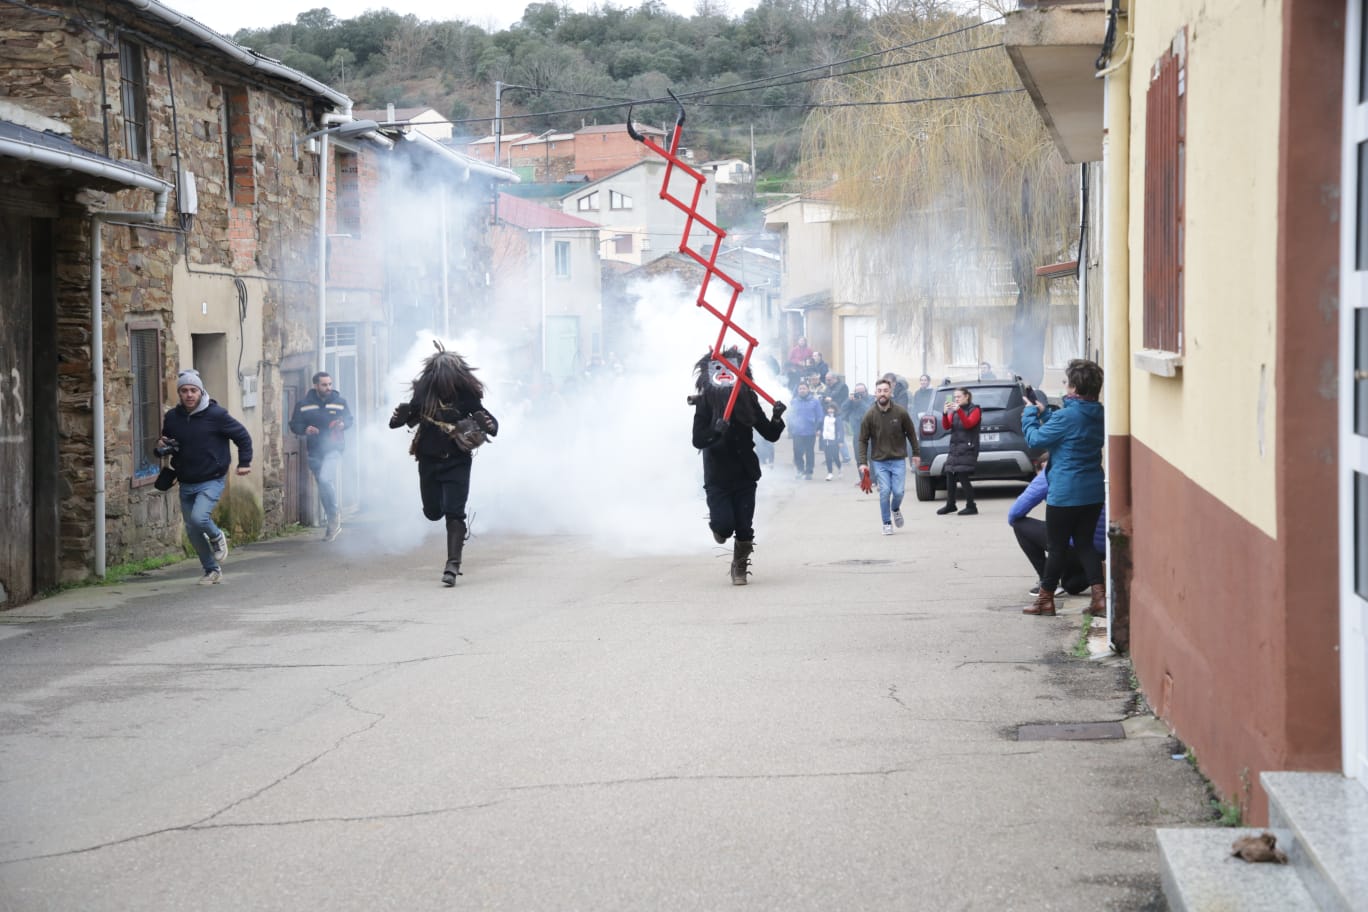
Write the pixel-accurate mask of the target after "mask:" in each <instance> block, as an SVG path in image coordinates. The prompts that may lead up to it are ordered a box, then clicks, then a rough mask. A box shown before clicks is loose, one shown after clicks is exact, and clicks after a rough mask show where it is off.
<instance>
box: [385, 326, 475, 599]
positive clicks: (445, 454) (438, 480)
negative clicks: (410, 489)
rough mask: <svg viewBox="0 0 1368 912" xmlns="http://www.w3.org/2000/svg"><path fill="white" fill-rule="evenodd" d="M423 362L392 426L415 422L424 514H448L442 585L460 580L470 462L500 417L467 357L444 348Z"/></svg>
mask: <svg viewBox="0 0 1368 912" xmlns="http://www.w3.org/2000/svg"><path fill="white" fill-rule="evenodd" d="M434 344H435V345H436V346H437V352H436V354H433V355H430V356H428V359H427V360H426V361H424V362H423V371H422V373H420V374H419V375H418V376H417V377H416V378H415V379H414V381H413V397H412V398H411V399H410V400H409V401H408V402H405V403H402V404H400V405H399V406H397V407H396V408H395V409H394V414H393V415H391V416H390V427H392V428H397V427H404V426H407V427H414V426H417V428H418V430H417V432H416V433H415V434H414V435H413V445H412V446H411V447H410V448H409V452H410V453H412V454H413V456H414V458H416V459H417V460H418V487H419V490H420V491H421V492H422V495H423V515H424V516H426V517H427V518H428V519H430V520H432V521H433V522H436V521H437V520H439V519H443V518H445V519H446V532H447V559H446V566H445V567H443V568H442V585H443V586H454V585H456V577H458V576H460V575H461V550H462V548H463V547H464V546H465V540H466V512H465V508H466V498H467V497H468V496H469V494H470V467H471V464H472V462H473V454H474V451H475V449H476V448H477V447H479V446H480V445H481V444H483V443H484V442H485V438H486V437H493V436H494V435H495V434H497V433H499V422H498V421H497V420H495V418H494V416H493V415H491V414H489V412H487V411H485V408H484V404H483V403H482V402H481V399H482V398H483V397H484V386H483V385H482V384H481V383H480V381H479V380H477V379H475V374H474V372H473V369H472V368H471V367H470V365H469V364H467V363H466V362H465V359H464V358H462V357H461V356H460V355H458V354H456V353H455V352H453V351H447V350H446V349H444V348H443V347H442V345H441V343H440V342H437V343H434Z"/></svg>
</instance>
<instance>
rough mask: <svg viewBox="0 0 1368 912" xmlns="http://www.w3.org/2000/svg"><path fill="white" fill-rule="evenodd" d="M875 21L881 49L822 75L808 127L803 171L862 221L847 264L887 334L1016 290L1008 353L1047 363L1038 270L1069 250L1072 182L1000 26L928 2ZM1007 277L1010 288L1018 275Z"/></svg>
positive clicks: (1024, 368)
mask: <svg viewBox="0 0 1368 912" xmlns="http://www.w3.org/2000/svg"><path fill="white" fill-rule="evenodd" d="M936 6H941V5H939V4H933V3H928V4H926V5H925V6H923V7H922V8H921V9H920V10H919V11H916V12H904V13H900V14H895V15H890V16H883V17H879V18H878V19H876V20H875V21H874V23H873V30H874V43H875V47H874V50H889V49H893V48H900V49H901V50H897V51H894V52H892V53H888V54H884V55H882V56H878V57H870V58H868V59H867V60H865V61H862V62H860V63H857V64H855V65H853V66H852V67H850V69H855V70H860V69H863V70H864V72H860V73H855V74H852V75H846V76H842V77H839V78H835V79H828V80H824V85H823V89H822V97H821V99H820V100H821V101H822V102H825V103H827V106H824V107H819V108H817V109H815V110H814V111H813V113H812V114H810V115H809V117H808V120H807V123H806V124H805V127H804V155H803V158H804V171H805V173H806V176H807V177H808V178H809V179H814V180H818V181H829V182H831V183H832V186H831V190H830V192H831V196H832V199H833V202H834V203H835V205H836V207H837V210H838V218H839V219H840V221H841V224H843V225H845V226H848V227H849V228H850V229H853V230H856V231H858V241H857V242H855V243H850V244H847V245H845V246H844V247H843V248H842V250H841V252H840V254H839V256H841V257H842V258H844V259H847V260H849V262H846V263H842V264H840V265H841V266H842V268H845V269H848V270H850V272H849V274H850V275H852V276H858V277H859V279H858V283H857V287H858V288H859V289H860V291H859V294H860V296H861V298H863V300H864V301H865V302H874V303H878V304H879V305H880V307H881V314H882V319H883V323H884V327H885V329H887V330H888V331H890V332H892V333H894V334H895V335H896V336H899V337H902V338H904V339H908V338H910V337H912V336H914V335H920V336H921V338H922V340H923V343H922V344H923V358H924V359H925V358H926V355H927V345H928V344H929V343H928V341H927V340H929V339H930V338H931V336H932V331H933V324H934V323H935V321H936V320H937V311H938V310H939V311H940V312H941V313H942V314H945V313H947V312H948V309H949V308H955V309H957V311H958V312H959V313H961V314H963V313H965V312H966V311H964V310H958V309H959V308H963V307H966V306H972V305H975V304H981V303H989V302H991V301H993V300H997V301H1001V300H1002V296H1003V295H1004V294H1006V295H1011V294H1012V293H1013V292H1014V293H1015V295H1016V302H1015V304H1016V306H1015V311H1014V316H1013V321H1012V322H1013V331H1012V339H1011V345H1010V348H1009V354H1008V357H1009V359H1010V363H1011V365H1012V367H1013V369H1014V370H1016V371H1017V372H1018V373H1020V374H1021V375H1022V376H1023V377H1025V378H1026V379H1028V380H1030V381H1031V382H1033V383H1035V382H1039V380H1040V374H1041V373H1042V372H1043V361H1044V348H1045V331H1046V326H1047V324H1048V322H1049V301H1050V292H1049V289H1048V288H1047V287H1046V285H1045V282H1044V281H1043V280H1041V279H1038V278H1037V277H1036V275H1035V267H1036V266H1038V265H1041V264H1043V263H1053V262H1058V261H1060V260H1064V259H1067V258H1068V255H1069V252H1070V250H1071V249H1072V248H1073V244H1074V242H1075V240H1076V235H1077V231H1078V229H1077V218H1076V213H1077V211H1078V204H1077V196H1078V192H1077V188H1076V186H1075V183H1076V177H1075V176H1074V174H1073V173H1072V171H1071V169H1070V168H1069V167H1068V165H1067V164H1066V163H1065V162H1064V160H1063V158H1062V157H1061V156H1060V154H1059V153H1058V151H1057V150H1056V148H1055V146H1054V144H1053V143H1052V142H1051V141H1050V137H1049V134H1048V133H1047V132H1046V130H1045V128H1044V126H1043V124H1042V122H1041V119H1040V116H1039V114H1038V113H1037V112H1036V110H1035V108H1034V107H1033V106H1032V104H1031V101H1030V97H1029V96H1028V95H1027V94H1026V93H1025V91H1023V90H1022V88H1021V81H1020V79H1019V78H1018V77H1017V74H1016V71H1015V70H1014V69H1013V68H1012V65H1011V62H1010V61H1009V59H1008V57H1007V53H1006V51H1005V50H1004V49H1003V47H1002V46H1001V41H1002V37H1001V26H1000V24H994V23H982V22H980V21H979V20H978V19H976V18H972V19H971V18H965V17H963V16H957V15H954V14H947V13H944V12H941V11H937V9H936ZM1013 283H1014V284H1015V289H1013V287H1012V285H1013Z"/></svg>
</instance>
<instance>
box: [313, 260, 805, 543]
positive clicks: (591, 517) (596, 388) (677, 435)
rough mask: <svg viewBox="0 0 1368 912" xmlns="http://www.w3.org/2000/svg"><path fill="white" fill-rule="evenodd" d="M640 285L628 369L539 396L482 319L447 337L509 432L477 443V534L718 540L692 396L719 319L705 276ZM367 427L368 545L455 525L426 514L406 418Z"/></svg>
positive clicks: (760, 508) (397, 393) (406, 367)
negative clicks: (700, 281) (706, 293)
mask: <svg viewBox="0 0 1368 912" xmlns="http://www.w3.org/2000/svg"><path fill="white" fill-rule="evenodd" d="M630 291H631V293H633V294H635V295H637V296H638V297H639V300H640V302H641V303H640V304H639V305H638V307H637V311H636V314H635V322H636V325H637V328H638V330H639V334H638V337H637V344H636V346H635V348H634V350H633V351H631V352H619V353H618V354H619V355H620V356H621V357H622V358H623V360H624V362H626V364H627V369H626V371H625V373H622V374H613V373H611V372H607V371H605V372H604V373H602V374H601V375H600V376H599V378H598V379H595V380H592V381H590V380H578V381H576V382H574V383H572V384H566V386H565V389H564V391H563V392H557V393H555V394H552V395H545V396H543V397H542V398H541V399H539V400H535V401H534V400H528V399H527V398H524V397H525V396H526V392H525V390H526V388H525V387H523V386H521V385H520V383H519V382H518V381H520V380H522V379H523V378H519V377H513V376H509V375H508V374H507V373H505V372H504V365H506V364H508V363H509V360H510V359H509V358H508V357H507V345H506V344H505V343H504V342H503V341H501V340H499V339H497V338H493V337H491V336H489V335H487V334H480V333H473V332H472V333H468V334H462V335H459V336H456V337H454V338H449V339H443V340H441V341H442V342H443V344H444V345H445V347H447V348H448V349H452V350H454V351H457V352H460V353H461V355H462V356H463V357H465V358H466V360H467V361H468V362H469V363H470V364H472V365H473V366H475V367H476V368H477V376H478V377H479V378H480V380H481V382H482V383H484V385H485V389H486V394H485V400H484V402H485V405H486V407H487V408H488V410H489V411H490V412H491V413H492V414H494V415H495V416H496V417H497V418H498V420H499V425H500V426H499V434H498V436H497V437H495V438H492V439H491V440H490V441H489V442H488V443H486V444H485V445H484V446H483V447H481V448H480V449H479V450H478V451H477V453H476V457H475V464H474V467H473V470H472V472H471V483H470V499H469V502H468V504H467V508H466V511H467V514H468V515H470V516H471V517H472V530H473V532H474V534H475V535H477V536H479V535H490V536H496V535H574V536H582V537H584V538H586V539H588V540H589V541H590V542H591V543H592V544H593V545H594V546H595V547H599V548H603V549H612V550H614V551H618V552H624V551H625V552H628V553H637V554H673V553H698V552H701V551H707V550H710V549H712V548H715V545H714V544H713V542H712V539H711V537H710V535H709V532H708V529H707V504H706V502H705V500H704V497H703V490H702V486H703V472H702V459H701V457H700V456H699V454H698V451H697V450H695V449H694V448H693V445H692V442H691V439H690V438H691V431H692V422H693V408H692V406H690V405H688V404H687V402H686V397H687V396H688V395H689V394H690V393H692V392H693V390H694V386H693V384H694V375H693V365H694V363H695V362H696V361H697V360H698V359H699V358H700V357H701V356H702V355H703V354H704V353H705V352H707V351H708V349H709V347H710V346H711V345H712V344H713V343H714V342H715V341H716V339H717V331H718V323H717V321H716V319H715V318H713V317H712V316H711V315H710V314H708V313H707V312H705V311H704V310H702V309H700V308H698V307H696V306H695V304H694V296H695V295H696V293H697V292H696V289H694V290H690V289H685V288H684V287H682V286H681V284H680V283H679V282H678V281H676V280H674V279H673V278H670V277H665V278H657V279H652V280H649V281H647V282H643V283H640V284H639V285H637V286H634V287H633V288H631V289H630ZM436 338H437V336H436V335H435V334H434V333H432V332H430V331H429V332H423V333H421V334H419V336H418V338H417V339H416V340H415V341H414V344H413V345H412V346H411V348H410V349H409V351H408V352H407V354H406V355H405V356H404V358H403V359H402V360H401V361H400V362H398V363H396V364H394V365H393V369H392V370H391V372H390V374H389V377H388V379H387V381H386V396H387V397H388V401H391V402H394V403H396V404H397V403H399V402H401V401H405V400H407V398H408V396H409V393H410V383H411V382H412V380H413V378H414V377H415V376H417V374H418V372H419V371H420V369H421V366H422V361H423V359H425V358H426V357H427V356H428V355H430V354H431V353H432V352H433V350H434V349H433V341H434V339H436ZM730 341H731V340H729V342H730ZM753 369H754V371H755V373H756V377H757V379H758V381H759V382H760V383H761V385H762V386H764V388H765V389H767V390H768V391H770V392H771V393H772V394H776V395H778V398H786V397H784V396H782V395H779V394H780V392H781V384H780V381H779V380H778V379H777V378H776V377H774V376H772V375H769V374H768V372H767V371H766V370H764V368H763V367H762V365H761V364H760V363H759V357H758V354H757V356H756V363H755V364H754V365H753ZM358 430H359V433H358V434H357V440H356V444H357V445H358V446H360V447H361V448H362V452H363V453H364V454H365V459H366V462H367V464H368V473H367V474H368V476H370V477H373V478H374V479H375V481H374V483H373V484H371V485H370V486H369V490H368V492H367V498H366V500H367V508H366V519H367V522H368V523H369V524H372V525H374V527H375V530H376V533H377V534H376V535H375V536H374V539H375V540H374V541H369V542H367V545H368V546H371V547H374V546H379V547H382V548H383V549H385V550H387V551H390V552H392V553H400V552H404V551H408V550H411V549H412V548H414V547H417V546H418V545H420V544H421V543H422V541H423V540H424V539H425V538H426V537H427V536H429V535H440V534H443V529H444V527H443V525H442V524H441V523H440V522H437V523H433V522H429V521H427V520H426V519H425V518H424V517H423V516H422V512H421V505H420V502H419V498H418V484H417V468H416V463H415V462H414V460H413V458H412V457H411V456H409V455H408V447H407V432H406V431H396V430H390V429H388V428H387V427H385V426H384V425H380V426H378V427H369V428H362V429H358ZM401 434H404V435H405V436H404V438H403V439H400V435H401ZM757 436H758V435H757ZM779 450H780V456H779V460H778V461H779V462H780V464H782V465H785V466H786V465H787V463H788V460H787V459H785V458H784V455H783V454H784V453H785V452H786V451H787V446H786V445H785V444H784V443H783V442H781V444H780V447H779ZM766 471H767V473H768V472H769V471H770V470H769V469H767V470H766ZM783 471H787V470H786V469H785V470H783ZM764 488H765V482H764V481H762V482H761V497H760V498H759V500H760V503H759V504H758V505H757V520H756V522H757V526H758V527H760V526H763V517H764V514H766V513H767V512H768V499H767V498H766V497H765V496H764V494H765V491H764ZM367 537H368V538H371V537H372V536H367ZM344 543H345V537H344V538H343V539H339V546H340V545H343V544H344Z"/></svg>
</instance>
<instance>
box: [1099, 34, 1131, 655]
mask: <svg viewBox="0 0 1368 912" xmlns="http://www.w3.org/2000/svg"><path fill="white" fill-rule="evenodd" d="M1128 60H1129V45H1128V48H1127V55H1126V57H1125V58H1123V60H1122V62H1121V63H1119V64H1118V65H1116V66H1113V67H1112V68H1110V69H1109V70H1108V71H1107V73H1106V76H1105V78H1106V81H1107V82H1106V94H1105V96H1104V103H1103V115H1102V119H1103V139H1102V168H1103V187H1102V213H1103V221H1102V325H1103V329H1104V347H1103V355H1102V360H1103V363H1104V367H1105V370H1106V373H1107V382H1106V386H1105V388H1104V392H1105V395H1104V402H1105V405H1106V410H1107V500H1108V503H1107V523H1108V535H1107V543H1108V547H1107V551H1108V555H1107V557H1108V559H1107V567H1108V568H1109V572H1110V575H1111V580H1110V583H1111V585H1109V586H1108V587H1107V589H1108V594H1109V595H1110V597H1111V605H1110V611H1109V614H1108V625H1109V626H1108V636H1109V637H1110V640H1111V643H1112V646H1113V647H1115V649H1116V650H1117V651H1118V652H1123V653H1124V652H1128V651H1129V650H1130V583H1131V570H1132V557H1131V529H1132V518H1131V507H1132V503H1133V500H1132V497H1131V437H1130V377H1131V340H1130V335H1131V326H1130V247H1129V232H1130V141H1131V137H1130V113H1131V111H1130V75H1131V68H1130V64H1129V62H1128Z"/></svg>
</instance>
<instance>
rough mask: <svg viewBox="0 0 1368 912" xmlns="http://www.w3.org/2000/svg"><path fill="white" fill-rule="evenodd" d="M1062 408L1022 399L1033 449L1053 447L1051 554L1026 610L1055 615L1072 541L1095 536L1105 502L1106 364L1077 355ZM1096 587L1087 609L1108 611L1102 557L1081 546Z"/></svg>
mask: <svg viewBox="0 0 1368 912" xmlns="http://www.w3.org/2000/svg"><path fill="white" fill-rule="evenodd" d="M1064 377H1065V387H1064V406H1063V408H1060V409H1058V410H1057V411H1054V412H1049V413H1048V414H1047V413H1046V412H1045V407H1044V405H1041V404H1039V403H1035V402H1032V401H1030V400H1029V399H1023V400H1022V409H1021V432H1022V434H1024V435H1025V437H1026V443H1027V445H1028V446H1031V447H1040V448H1044V449H1047V450H1049V451H1050V461H1049V464H1048V466H1047V468H1046V470H1045V471H1046V472H1048V473H1049V485H1050V489H1049V493H1048V494H1046V496H1045V537H1046V540H1047V542H1048V546H1047V547H1048V550H1047V554H1048V557H1047V559H1046V561H1045V574H1044V575H1043V576H1042V577H1041V579H1040V594H1039V595H1037V596H1036V600H1035V603H1034V604H1032V605H1031V606H1030V607H1029V608H1023V609H1022V614H1033V615H1041V616H1045V617H1053V616H1054V613H1055V603H1054V591H1055V588H1056V587H1057V586H1058V585H1059V575H1060V573H1061V571H1062V570H1063V569H1064V568H1063V564H1064V554H1065V551H1066V550H1067V548H1068V545H1069V540H1070V539H1073V540H1074V541H1080V542H1085V541H1089V540H1091V538H1092V535H1093V529H1094V528H1095V527H1096V525H1097V517H1098V516H1099V515H1101V513H1102V506H1103V503H1104V502H1105V500H1106V490H1105V486H1104V481H1105V476H1104V475H1103V472H1102V445H1103V444H1104V443H1105V442H1106V439H1107V438H1106V431H1105V428H1104V424H1103V411H1102V404H1101V403H1100V402H1098V401H1097V397H1098V396H1099V395H1100V394H1101V393H1102V368H1100V367H1098V366H1097V363H1096V362H1093V361H1085V360H1083V359H1082V358H1076V359H1074V360H1073V361H1070V362H1069V366H1068V368H1066V369H1065V372H1064ZM1078 557H1079V559H1080V560H1081V561H1082V563H1083V570H1084V572H1085V573H1086V574H1087V577H1088V583H1089V585H1090V587H1091V590H1092V603H1091V604H1090V605H1089V606H1088V613H1089V614H1092V615H1094V616H1095V617H1102V616H1105V615H1106V610H1107V589H1106V585H1105V584H1104V582H1103V579H1102V556H1101V555H1100V554H1098V553H1097V552H1096V551H1095V550H1093V549H1092V548H1079V549H1078Z"/></svg>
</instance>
